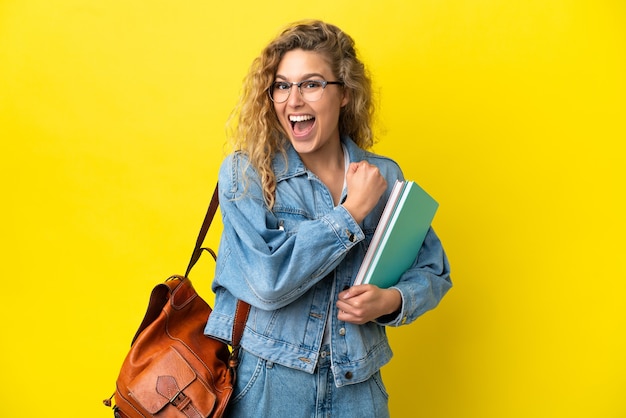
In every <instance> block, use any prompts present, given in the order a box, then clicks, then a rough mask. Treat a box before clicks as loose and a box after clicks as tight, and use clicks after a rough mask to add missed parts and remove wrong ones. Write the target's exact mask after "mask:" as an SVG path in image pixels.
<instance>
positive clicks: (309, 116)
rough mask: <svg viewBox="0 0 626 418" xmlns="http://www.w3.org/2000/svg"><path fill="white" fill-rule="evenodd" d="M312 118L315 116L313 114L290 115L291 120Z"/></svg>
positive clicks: (299, 120)
mask: <svg viewBox="0 0 626 418" xmlns="http://www.w3.org/2000/svg"><path fill="white" fill-rule="evenodd" d="M310 119H313V116H311V115H300V116H293V115H291V116H289V120H290V121H291V122H304V121H305V120H310Z"/></svg>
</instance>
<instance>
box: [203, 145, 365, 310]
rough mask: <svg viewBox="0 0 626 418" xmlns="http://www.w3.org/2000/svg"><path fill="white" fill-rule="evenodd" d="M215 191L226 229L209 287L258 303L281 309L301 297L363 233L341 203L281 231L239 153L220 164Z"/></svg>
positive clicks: (256, 177)
mask: <svg viewBox="0 0 626 418" xmlns="http://www.w3.org/2000/svg"><path fill="white" fill-rule="evenodd" d="M243 170H245V175H242V173H243ZM219 197H220V208H221V213H222V220H223V224H224V230H223V232H222V239H221V242H220V248H219V254H218V260H217V267H216V275H215V279H214V282H213V289H214V291H216V292H217V291H218V290H219V288H220V287H222V288H225V289H226V290H228V291H229V292H230V293H231V294H232V295H233V296H234V297H236V298H238V299H241V300H244V301H246V302H248V303H250V304H251V305H252V306H255V307H258V308H260V309H264V310H274V309H279V308H281V307H283V306H286V305H287V304H289V303H290V302H292V301H294V300H295V299H297V298H298V297H300V296H301V295H302V294H304V293H305V292H306V291H307V290H308V289H310V288H311V287H312V286H313V285H315V284H316V283H317V282H319V281H320V280H323V279H324V277H325V276H326V275H327V274H328V273H330V272H331V271H332V270H333V269H334V268H335V267H336V266H337V265H338V264H339V263H340V262H341V260H342V259H343V258H344V257H345V255H346V254H347V253H348V251H349V250H350V249H351V248H352V247H353V246H354V245H356V244H357V243H358V242H359V241H361V240H363V239H364V238H365V236H364V234H363V232H362V231H361V228H360V227H359V225H358V224H357V223H356V222H355V221H354V219H353V218H352V216H351V215H350V214H349V212H348V211H347V210H345V209H344V208H343V207H342V206H337V207H335V208H334V209H333V210H332V211H330V212H329V213H327V214H326V215H324V216H322V217H321V218H319V219H311V220H303V221H302V222H301V223H300V224H299V226H298V229H297V231H295V232H290V233H287V231H284V230H283V228H282V225H281V224H280V222H279V220H278V219H277V217H276V216H275V215H274V214H273V213H272V211H270V210H269V209H268V208H267V205H266V204H265V203H264V199H263V193H262V190H261V187H260V184H259V181H258V176H257V175H256V172H255V171H253V170H252V169H251V168H250V167H249V166H248V165H247V164H246V162H245V160H243V158H242V156H241V154H235V155H233V156H231V157H229V158H227V159H226V160H225V161H224V163H223V164H222V167H221V168H220V175H219Z"/></svg>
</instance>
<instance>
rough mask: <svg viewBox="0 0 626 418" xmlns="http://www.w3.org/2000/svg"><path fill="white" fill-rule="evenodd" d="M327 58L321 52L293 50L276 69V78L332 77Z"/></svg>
mask: <svg viewBox="0 0 626 418" xmlns="http://www.w3.org/2000/svg"><path fill="white" fill-rule="evenodd" d="M332 75H333V72H332V70H331V68H330V64H329V63H328V60H327V59H326V57H325V56H324V55H322V54H320V53H319V52H314V51H305V50H302V49H293V50H291V51H287V52H286V53H285V54H284V55H283V57H282V59H281V60H280V62H279V63H278V67H277V68H276V78H283V79H285V80H300V79H302V78H306V77H309V76H319V77H323V78H330V77H332Z"/></svg>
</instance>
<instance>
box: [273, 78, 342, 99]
mask: <svg viewBox="0 0 626 418" xmlns="http://www.w3.org/2000/svg"><path fill="white" fill-rule="evenodd" d="M329 84H339V85H343V82H341V81H325V80H303V81H299V82H295V81H294V82H291V83H290V82H287V81H275V82H274V84H272V86H271V87H270V88H269V90H268V91H267V92H268V93H269V95H270V99H272V101H273V102H274V103H284V102H286V101H287V99H288V98H289V95H290V94H291V87H293V86H298V91H299V92H300V95H301V96H302V98H303V99H304V100H306V101H307V102H315V101H317V100H319V99H321V98H322V94H323V93H324V89H325V88H326V86H327V85H329Z"/></svg>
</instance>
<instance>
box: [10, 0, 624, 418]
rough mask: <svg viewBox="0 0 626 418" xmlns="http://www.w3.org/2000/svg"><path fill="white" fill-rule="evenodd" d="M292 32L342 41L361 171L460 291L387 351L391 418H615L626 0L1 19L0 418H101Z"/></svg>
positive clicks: (131, 7) (204, 289)
mask: <svg viewBox="0 0 626 418" xmlns="http://www.w3.org/2000/svg"><path fill="white" fill-rule="evenodd" d="M301 18H322V19H325V20H328V21H330V22H332V23H335V24H337V25H339V26H341V27H342V28H343V29H344V30H346V31H347V32H348V33H350V34H351V35H352V36H353V37H354V38H355V40H356V41H357V46H358V48H359V50H360V53H361V55H362V57H363V59H364V60H365V62H366V63H367V65H368V66H369V68H370V70H371V73H372V76H373V79H374V84H375V88H376V92H377V97H378V100H379V103H380V106H379V113H378V116H379V119H378V124H377V128H376V129H377V130H376V132H377V133H378V138H379V140H380V142H379V143H378V144H377V145H376V147H375V151H378V152H380V153H383V154H386V155H389V156H391V157H392V158H394V159H396V160H397V161H398V162H399V163H400V164H401V166H402V167H403V169H404V171H405V175H406V177H408V178H410V179H413V180H416V181H418V182H419V183H420V184H421V185H422V186H423V187H425V188H426V189H427V190H428V191H429V192H431V193H432V194H433V195H434V196H435V197H436V198H437V200H439V202H440V204H441V206H440V211H439V212H438V214H437V217H436V219H435V221H434V226H435V228H436V230H437V231H438V233H439V235H440V237H441V239H442V241H443V242H444V246H445V248H446V250H447V252H448V255H449V257H450V261H451V264H452V270H453V280H454V283H455V287H454V288H453V289H452V291H451V292H450V293H449V295H448V296H447V297H446V298H445V299H444V300H443V302H442V304H441V305H440V306H439V307H438V308H437V309H436V310H435V311H433V312H430V313H428V314H426V315H425V316H424V317H423V318H421V319H420V320H419V321H417V322H416V323H415V324H413V325H411V326H409V327H402V328H399V329H391V330H389V335H390V338H391V340H392V344H393V347H394V351H395V357H394V359H393V361H392V362H391V364H390V365H388V366H386V367H385V368H384V370H383V374H384V376H385V379H386V383H387V388H388V391H389V392H390V395H391V398H390V407H391V411H392V416H394V417H429V418H436V417H442V418H470V417H472V418H473V417H476V418H490V417H493V418H501V417H507V418H508V417H529V416H532V417H602V418H612V417H615V418H617V417H625V416H626V400H625V398H624V390H625V389H626V360H625V356H624V353H625V352H626V343H625V341H624V334H625V333H626V303H625V302H626V300H625V296H626V284H625V279H626V269H625V267H624V262H625V256H626V254H625V253H626V252H625V250H626V239H625V236H626V222H625V221H624V213H626V205H625V203H624V194H625V187H624V186H625V185H624V180H625V179H626V175H625V174H626V170H625V169H624V165H625V161H624V160H625V154H626V153H625V147H624V141H625V140H626V129H625V120H626V117H625V116H626V105H625V97H626V82H625V80H626V3H624V2H623V1H621V0H612V1H611V0H594V1H582V0H581V1H574V0H526V1H504V0H476V1H462V0H436V1H435V0H420V1H414V2H413V1H404V2H403V1H398V0H385V1H371V2H368V1H356V0H353V1H345V2H341V1H328V0H320V1H318V2H314V3H304V4H303V3H293V2H292V3H288V2H276V3H270V2H266V3H260V2H257V1H252V0H246V1H236V0H235V1H228V2H226V1H219V2H210V1H198V0H189V1H184V2H175V1H164V0H158V1H145V0H138V1H122V0H108V1H106V2H105V1H95V0H64V1H62V2H52V1H47V0H0V138H1V140H2V153H1V155H2V164H1V168H0V175H1V179H2V248H1V252H0V253H1V254H2V268H3V270H4V279H3V282H4V285H3V286H2V287H3V289H4V290H3V294H2V301H1V302H0V318H1V322H0V354H1V362H2V364H1V366H0V370H1V372H0V373H1V376H2V378H1V379H0V401H1V402H0V404H1V405H2V406H1V407H0V416H1V417H6V418H30V417H45V416H51V417H55V416H59V417H60V416H63V417H77V418H84V417H89V418H94V417H110V416H112V414H111V411H110V410H107V409H106V408H105V407H104V406H102V404H101V400H102V399H103V398H105V397H108V396H109V395H110V394H111V393H112V392H113V390H114V385H115V378H116V376H117V372H118V370H119V366H120V365H121V362H122V360H123V358H124V355H125V353H126V352H127V350H128V347H129V344H130V339H131V337H132V335H133V334H134V332H135V330H136V327H137V326H138V325H139V322H140V320H141V318H142V316H143V313H144V311H145V308H146V305H147V301H148V295H149V292H150V290H151V288H152V287H153V286H154V285H155V284H156V283H157V282H159V281H161V280H164V279H165V278H166V277H167V276H168V275H170V274H174V273H182V272H183V270H184V268H185V266H186V263H187V260H188V257H189V255H190V252H191V249H192V246H193V242H194V241H195V236H196V233H197V229H198V227H199V226H200V223H201V220H202V216H203V214H204V211H205V208H206V205H207V204H208V200H209V197H210V194H211V191H212V188H213V186H214V184H215V181H216V170H217V167H218V165H219V163H220V161H221V160H222V158H223V157H224V153H225V152H226V149H225V147H224V142H225V131H224V124H225V122H226V119H227V117H228V114H229V111H230V109H231V108H232V107H233V105H234V104H235V102H236V100H237V96H238V94H239V89H240V85H241V80H242V78H243V76H244V74H245V72H246V71H247V68H248V66H249V64H250V62H251V61H252V59H253V58H254V57H255V56H256V55H257V54H258V53H259V52H260V50H261V48H262V47H263V46H264V45H265V43H266V42H267V41H268V40H269V39H270V38H271V37H273V36H274V35H275V34H276V33H277V32H278V31H279V29H280V28H281V27H282V26H283V25H284V24H286V23H288V22H290V21H293V20H296V19H301ZM219 230H220V225H219V223H218V224H216V225H215V228H214V229H213V230H212V231H211V233H210V234H209V237H208V238H207V241H206V243H207V245H209V246H213V247H214V248H215V247H216V246H217V242H218V234H219ZM212 270H213V265H212V262H211V261H210V260H209V259H206V260H201V262H200V265H199V266H198V268H197V269H196V270H195V271H194V273H192V279H193V280H194V283H195V284H196V287H197V288H198V290H199V291H200V293H202V294H203V295H204V296H206V298H207V299H209V301H212V295H211V292H210V281H211V277H212Z"/></svg>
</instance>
